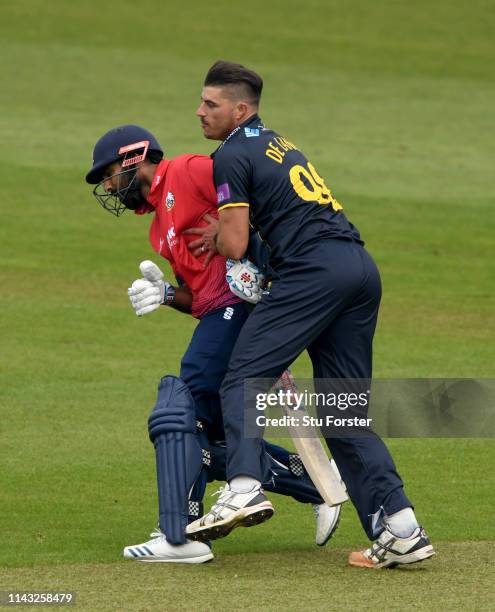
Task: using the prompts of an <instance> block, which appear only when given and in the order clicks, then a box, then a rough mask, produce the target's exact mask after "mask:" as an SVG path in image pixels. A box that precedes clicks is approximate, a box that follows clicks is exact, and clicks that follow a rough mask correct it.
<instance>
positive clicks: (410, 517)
mask: <svg viewBox="0 0 495 612" xmlns="http://www.w3.org/2000/svg"><path fill="white" fill-rule="evenodd" d="M385 523H386V525H387V527H388V528H389V529H390V531H391V532H392V533H393V534H394V535H396V536H397V537H398V538H408V537H409V536H411V535H412V534H413V532H414V530H415V529H417V528H418V527H419V524H418V521H417V520H416V515H415V514H414V510H413V509H412V508H404V509H403V510H399V512H395V513H394V514H391V515H390V516H385Z"/></svg>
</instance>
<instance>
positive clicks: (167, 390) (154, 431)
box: [148, 376, 196, 442]
mask: <svg viewBox="0 0 495 612" xmlns="http://www.w3.org/2000/svg"><path fill="white" fill-rule="evenodd" d="M195 431H196V415H195V409H194V399H193V397H192V395H191V392H190V390H189V388H188V386H187V385H186V383H185V382H184V381H183V380H182V379H180V378H177V377H176V376H164V377H163V378H162V379H161V380H160V384H159V385H158V397H157V401H156V405H155V407H154V408H153V410H152V411H151V414H150V416H149V419H148V432H149V436H150V440H151V441H152V442H154V440H155V439H156V438H157V437H158V436H160V435H162V434H165V433H168V432H183V433H194V432H195Z"/></svg>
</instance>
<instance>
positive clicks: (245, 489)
mask: <svg viewBox="0 0 495 612" xmlns="http://www.w3.org/2000/svg"><path fill="white" fill-rule="evenodd" d="M260 485H261V482H260V481H259V480H256V478H251V476H236V477H235V478H232V480H231V481H230V482H229V488H230V490H231V491H233V492H234V493H249V491H252V490H253V489H254V488H255V487H259V486H260Z"/></svg>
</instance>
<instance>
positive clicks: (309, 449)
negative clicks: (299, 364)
mask: <svg viewBox="0 0 495 612" xmlns="http://www.w3.org/2000/svg"><path fill="white" fill-rule="evenodd" d="M277 386H278V387H279V388H282V389H283V390H284V391H291V392H293V393H295V392H297V386H296V382H295V380H294V378H293V377H292V374H291V373H290V371H289V370H286V371H285V372H284V373H283V374H282V376H281V377H280V380H279V381H278V383H277ZM284 412H285V414H287V415H288V416H294V410H292V409H291V408H290V407H288V406H285V407H284ZM307 414H308V413H307V411H306V409H305V408H304V407H303V406H301V407H300V408H298V410H297V415H298V417H299V422H301V421H302V419H303V417H304V415H307ZM310 427H311V426H307V425H304V426H303V425H289V427H288V429H289V432H290V435H291V437H292V439H293V441H294V446H295V447H296V450H297V453H298V455H299V456H300V457H301V461H302V462H303V464H304V467H305V468H306V471H307V472H308V474H309V477H310V478H311V480H312V481H313V484H314V485H315V487H316V488H317V489H318V492H319V494H320V495H321V496H322V497H323V499H324V500H325V503H326V504H327V505H329V506H338V505H339V504H343V503H344V502H346V501H347V500H348V499H349V497H348V495H347V491H346V489H345V487H344V485H343V484H342V481H341V479H340V475H339V474H338V473H337V472H336V471H335V470H334V468H333V467H332V465H331V463H330V460H329V458H328V455H327V453H326V452H325V449H324V448H323V445H322V443H321V440H320V438H319V437H318V433H317V431H316V429H315V428H314V427H312V431H310Z"/></svg>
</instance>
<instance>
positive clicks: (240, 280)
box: [226, 258, 265, 304]
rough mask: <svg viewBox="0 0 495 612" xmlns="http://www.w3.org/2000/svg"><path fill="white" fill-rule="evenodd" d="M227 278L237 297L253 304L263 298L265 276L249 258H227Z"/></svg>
mask: <svg viewBox="0 0 495 612" xmlns="http://www.w3.org/2000/svg"><path fill="white" fill-rule="evenodd" d="M226 279H227V282H228V284H229V287H230V290H231V291H232V293H233V294H234V295H237V297H240V298H241V299H242V300H245V301H246V302H250V303H251V304H257V303H258V302H259V301H260V300H261V293H262V291H263V282H264V280H265V277H264V276H263V274H261V272H260V271H259V269H258V267H257V266H255V265H254V263H253V262H252V261H249V259H247V258H244V259H240V260H236V259H227V275H226Z"/></svg>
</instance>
